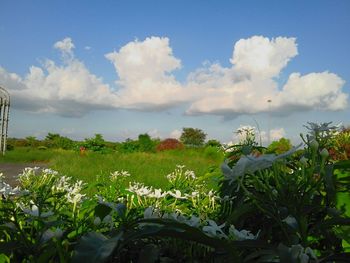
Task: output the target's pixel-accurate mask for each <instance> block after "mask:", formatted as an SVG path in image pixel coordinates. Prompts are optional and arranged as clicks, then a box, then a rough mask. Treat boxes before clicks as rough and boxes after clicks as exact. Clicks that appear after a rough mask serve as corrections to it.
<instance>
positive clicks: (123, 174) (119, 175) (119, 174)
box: [109, 170, 130, 181]
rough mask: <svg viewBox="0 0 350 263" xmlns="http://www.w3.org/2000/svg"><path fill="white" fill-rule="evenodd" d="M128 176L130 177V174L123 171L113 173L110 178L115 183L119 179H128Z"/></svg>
mask: <svg viewBox="0 0 350 263" xmlns="http://www.w3.org/2000/svg"><path fill="white" fill-rule="evenodd" d="M128 176H130V173H129V172H128V171H124V170H122V171H114V172H112V173H111V175H110V177H109V178H110V179H111V181H115V180H117V179H118V177H128Z"/></svg>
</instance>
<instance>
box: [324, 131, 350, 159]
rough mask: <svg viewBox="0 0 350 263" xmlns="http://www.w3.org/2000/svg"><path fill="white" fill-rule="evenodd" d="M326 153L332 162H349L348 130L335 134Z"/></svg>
mask: <svg viewBox="0 0 350 263" xmlns="http://www.w3.org/2000/svg"><path fill="white" fill-rule="evenodd" d="M328 151H329V154H330V156H331V158H332V159H333V160H350V128H343V129H342V130H340V132H338V133H336V134H335V136H334V137H333V138H332V141H331V146H330V147H329V149H328Z"/></svg>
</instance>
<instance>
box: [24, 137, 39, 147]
mask: <svg viewBox="0 0 350 263" xmlns="http://www.w3.org/2000/svg"><path fill="white" fill-rule="evenodd" d="M25 139H26V141H27V145H26V146H30V147H36V146H38V144H39V141H38V140H37V139H36V138H35V137H34V136H28V137H26V138H25Z"/></svg>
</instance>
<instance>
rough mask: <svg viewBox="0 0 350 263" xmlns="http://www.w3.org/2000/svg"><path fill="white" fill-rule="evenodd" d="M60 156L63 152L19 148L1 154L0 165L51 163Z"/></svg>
mask: <svg viewBox="0 0 350 263" xmlns="http://www.w3.org/2000/svg"><path fill="white" fill-rule="evenodd" d="M59 154H62V151H60V150H40V149H37V148H31V147H17V148H15V149H14V150H11V151H6V153H5V155H1V154H0V163H31V162H49V161H50V160H52V159H53V158H54V157H55V156H57V155H59Z"/></svg>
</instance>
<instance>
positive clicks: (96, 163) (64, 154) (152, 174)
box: [0, 147, 223, 187]
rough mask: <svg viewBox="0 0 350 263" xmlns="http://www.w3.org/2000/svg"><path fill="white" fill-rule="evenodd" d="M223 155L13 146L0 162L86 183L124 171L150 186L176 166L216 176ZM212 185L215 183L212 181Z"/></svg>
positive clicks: (163, 180) (198, 151) (159, 184)
mask: <svg viewBox="0 0 350 263" xmlns="http://www.w3.org/2000/svg"><path fill="white" fill-rule="evenodd" d="M222 161H223V154H222V153H220V152H214V153H213V152H212V151H211V152H209V153H208V152H207V151H205V150H204V149H184V150H172V151H165V152H159V153H143V152H135V153H109V154H101V153H95V152H87V153H86V154H85V155H80V154H79V152H76V151H67V150H50V149H48V150H38V149H31V148H24V147H23V148H19V147H18V148H16V149H15V150H13V151H8V152H7V153H6V155H5V156H2V157H1V158H0V162H2V163H21V162H33V166H34V165H35V164H38V166H40V162H45V163H48V165H49V167H51V168H52V169H54V170H57V171H59V172H60V173H61V174H63V175H67V176H71V177H73V178H75V179H79V180H83V181H84V182H86V183H91V182H94V181H96V177H97V176H100V177H102V178H108V177H109V176H110V173H111V172H114V171H117V170H118V171H121V170H124V171H128V172H129V173H130V174H131V176H130V177H129V178H128V181H137V182H142V183H145V184H146V185H150V186H154V187H163V186H165V184H166V183H167V181H166V178H165V176H166V175H167V174H169V173H171V172H173V171H174V169H175V168H176V165H185V167H186V168H185V169H189V170H193V171H194V172H195V174H196V175H197V176H202V175H205V174H206V173H208V172H209V171H211V172H214V173H216V174H217V176H218V177H219V176H220V174H221V172H220V169H219V167H220V164H221V163H222ZM212 185H213V187H215V182H213V183H212Z"/></svg>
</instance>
